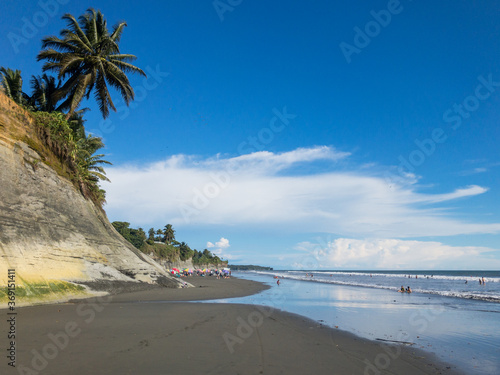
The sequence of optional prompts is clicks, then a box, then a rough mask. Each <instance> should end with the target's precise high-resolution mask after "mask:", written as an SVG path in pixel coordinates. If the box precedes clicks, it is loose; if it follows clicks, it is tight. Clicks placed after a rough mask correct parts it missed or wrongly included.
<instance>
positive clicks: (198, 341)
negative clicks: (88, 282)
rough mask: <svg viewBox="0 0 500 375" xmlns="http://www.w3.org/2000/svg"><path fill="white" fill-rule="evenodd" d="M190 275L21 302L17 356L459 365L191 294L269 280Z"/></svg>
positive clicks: (216, 364) (258, 368) (74, 360)
mask: <svg viewBox="0 0 500 375" xmlns="http://www.w3.org/2000/svg"><path fill="white" fill-rule="evenodd" d="M187 281H188V282H190V283H191V284H193V285H195V288H183V289H167V288H163V289H158V288H155V289H150V290H146V291H142V292H128V293H122V294H116V295H110V296H106V297H97V298H91V299H88V300H78V301H74V302H68V303H64V304H57V305H40V306H31V307H23V308H21V309H20V310H19V311H20V312H19V315H20V321H19V323H18V325H19V326H18V329H19V340H18V343H17V360H18V364H20V365H21V364H22V365H23V366H25V367H29V368H31V369H33V370H35V371H38V370H37V369H36V368H35V367H34V366H37V365H38V366H43V365H44V364H45V367H44V368H43V369H40V372H41V373H43V374H63V373H72V374H74V375H80V374H90V373H124V374H128V373H130V374H133V373H148V374H164V373H169V374H170V373H172V374H178V373H179V374H180V373H199V374H226V373H227V374H236V373H238V374H258V373H263V374H281V373H287V374H309V373H311V374H312V373H317V372H318V371H322V372H323V371H328V372H329V373H331V372H332V371H334V373H338V374H388V373H404V374H409V375H413V374H429V375H430V374H438V373H441V374H459V372H458V371H456V370H454V369H450V368H449V365H446V364H444V363H441V362H440V361H439V360H438V359H437V358H435V357H434V356H432V355H428V354H427V353H424V352H422V351H420V350H417V349H413V348H411V347H403V346H399V345H387V344H381V343H378V342H374V341H371V340H366V339H362V338H360V337H358V336H355V335H354V334H351V333H348V332H344V331H341V330H338V329H335V328H330V327H329V326H326V325H323V324H321V323H320V322H316V321H314V320H311V319H308V318H307V317H304V316H300V315H296V314H292V313H288V312H284V311H281V310H276V309H273V308H270V307H263V306H257V305H240V304H230V303H228V304H226V303H193V302H194V300H193V298H195V297H197V298H198V300H199V301H202V300H211V299H217V298H231V297H238V296H248V295H251V294H255V293H257V292H259V291H261V290H265V289H267V288H268V286H267V285H264V284H262V283H259V282H256V281H249V280H244V279H238V278H234V277H233V278H231V279H226V280H223V279H221V280H217V279H215V278H213V279H212V278H211V277H206V278H201V277H199V278H198V277H192V278H188V279H187ZM186 292H187V293H189V295H188V294H187V293H186ZM184 293H186V294H184ZM188 300H189V301H191V302H186V301H188ZM155 302H156V303H155ZM68 328H70V329H69V330H68ZM54 338H55V341H54V340H53V339H54ZM57 340H59V341H57ZM57 343H59V344H61V345H60V346H59V347H56V346H55V345H56V344H57ZM62 344H66V345H65V346H63V345H62ZM48 348H49V349H54V348H55V349H56V350H57V354H56V355H55V356H54V355H52V353H51V352H50V350H48ZM58 348H59V349H58ZM34 353H38V354H39V356H38V357H36V356H35V355H34ZM44 353H45V354H51V355H50V358H52V357H54V358H52V359H50V358H49V357H46V356H45V355H44ZM37 360H38V362H37ZM44 360H45V361H44ZM5 366H6V365H5ZM6 367H7V366H6ZM385 367H387V368H385ZM7 369H9V368H7ZM7 373H9V372H7ZM12 373H14V371H12Z"/></svg>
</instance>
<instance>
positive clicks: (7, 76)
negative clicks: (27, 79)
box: [0, 67, 29, 105]
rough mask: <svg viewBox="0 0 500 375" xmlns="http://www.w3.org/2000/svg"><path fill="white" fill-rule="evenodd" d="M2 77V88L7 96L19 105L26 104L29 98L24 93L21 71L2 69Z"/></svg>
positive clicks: (0, 71) (0, 74) (0, 69)
mask: <svg viewBox="0 0 500 375" xmlns="http://www.w3.org/2000/svg"><path fill="white" fill-rule="evenodd" d="M0 77H1V78H2V88H3V91H4V92H5V95H7V96H8V97H9V98H11V99H12V100H14V101H15V102H16V103H17V104H23V105H24V104H26V103H27V101H28V98H29V97H28V95H26V94H25V93H24V92H23V78H22V77H21V71H20V70H17V69H16V70H12V69H10V68H4V67H1V68H0Z"/></svg>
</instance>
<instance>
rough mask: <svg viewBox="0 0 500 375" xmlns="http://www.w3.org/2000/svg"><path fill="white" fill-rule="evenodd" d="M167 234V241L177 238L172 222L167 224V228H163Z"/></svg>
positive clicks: (168, 242)
mask: <svg viewBox="0 0 500 375" xmlns="http://www.w3.org/2000/svg"><path fill="white" fill-rule="evenodd" d="M163 233H164V234H165V237H164V239H165V243H166V244H170V243H171V242H172V241H173V240H174V239H175V230H174V228H172V224H167V225H165V229H164V230H163Z"/></svg>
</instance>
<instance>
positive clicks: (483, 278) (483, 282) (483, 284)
mask: <svg viewBox="0 0 500 375" xmlns="http://www.w3.org/2000/svg"><path fill="white" fill-rule="evenodd" d="M483 285H484V277H483Z"/></svg>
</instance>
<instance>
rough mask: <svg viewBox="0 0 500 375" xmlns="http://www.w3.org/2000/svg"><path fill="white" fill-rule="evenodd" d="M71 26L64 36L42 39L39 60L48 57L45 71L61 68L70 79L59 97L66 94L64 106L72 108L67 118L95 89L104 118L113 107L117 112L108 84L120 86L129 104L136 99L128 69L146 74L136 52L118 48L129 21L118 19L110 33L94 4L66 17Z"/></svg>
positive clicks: (60, 91)
mask: <svg viewBox="0 0 500 375" xmlns="http://www.w3.org/2000/svg"><path fill="white" fill-rule="evenodd" d="M62 18H63V19H64V20H66V21H67V24H68V28H67V29H63V30H62V31H61V33H60V34H61V38H58V37H56V36H49V37H47V38H44V39H43V40H42V51H41V52H40V53H39V54H38V56H37V60H38V61H41V60H47V61H46V62H45V64H44V65H43V71H44V72H45V71H53V72H57V74H58V78H59V79H61V80H64V79H66V78H67V81H66V82H65V83H64V84H63V85H62V87H61V88H60V90H59V91H58V94H57V96H56V99H63V98H65V100H64V102H63V103H62V104H61V106H60V108H61V109H65V110H68V114H67V118H70V117H71V115H72V114H73V112H74V111H75V110H76V109H77V108H78V106H79V105H80V102H81V101H82V99H83V98H84V97H86V98H87V99H89V96H90V94H91V92H92V91H93V90H94V89H95V93H94V96H95V99H96V100H97V103H98V104H99V109H100V111H101V113H102V116H103V118H106V117H108V115H109V108H111V109H113V110H114V111H115V112H116V108H115V105H114V104H113V101H112V100H111V95H110V93H109V90H108V85H110V86H112V87H113V88H115V89H116V90H118V91H119V92H120V94H121V96H122V98H123V100H124V101H125V103H126V104H127V105H128V104H129V103H130V101H131V100H133V99H134V90H133V89H132V86H131V85H130V82H129V80H128V77H127V75H126V74H125V73H128V72H131V73H139V74H141V75H143V76H146V74H145V73H144V72H143V71H142V70H141V69H139V68H138V67H136V66H134V65H132V64H131V63H130V61H133V60H135V59H136V57H135V56H134V55H130V54H121V53H120V49H119V48H118V43H119V41H120V38H121V35H122V32H123V29H124V27H125V26H127V24H126V23H125V22H121V23H118V24H117V25H115V26H114V27H113V32H112V33H109V31H108V27H107V22H106V20H105V19H104V17H103V15H102V13H101V12H100V11H97V12H96V11H95V10H94V9H92V8H90V9H88V10H87V13H85V14H84V15H82V16H80V17H79V19H78V20H79V21H77V20H76V19H75V17H73V16H72V15H71V14H65V15H64V16H63V17H62Z"/></svg>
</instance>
